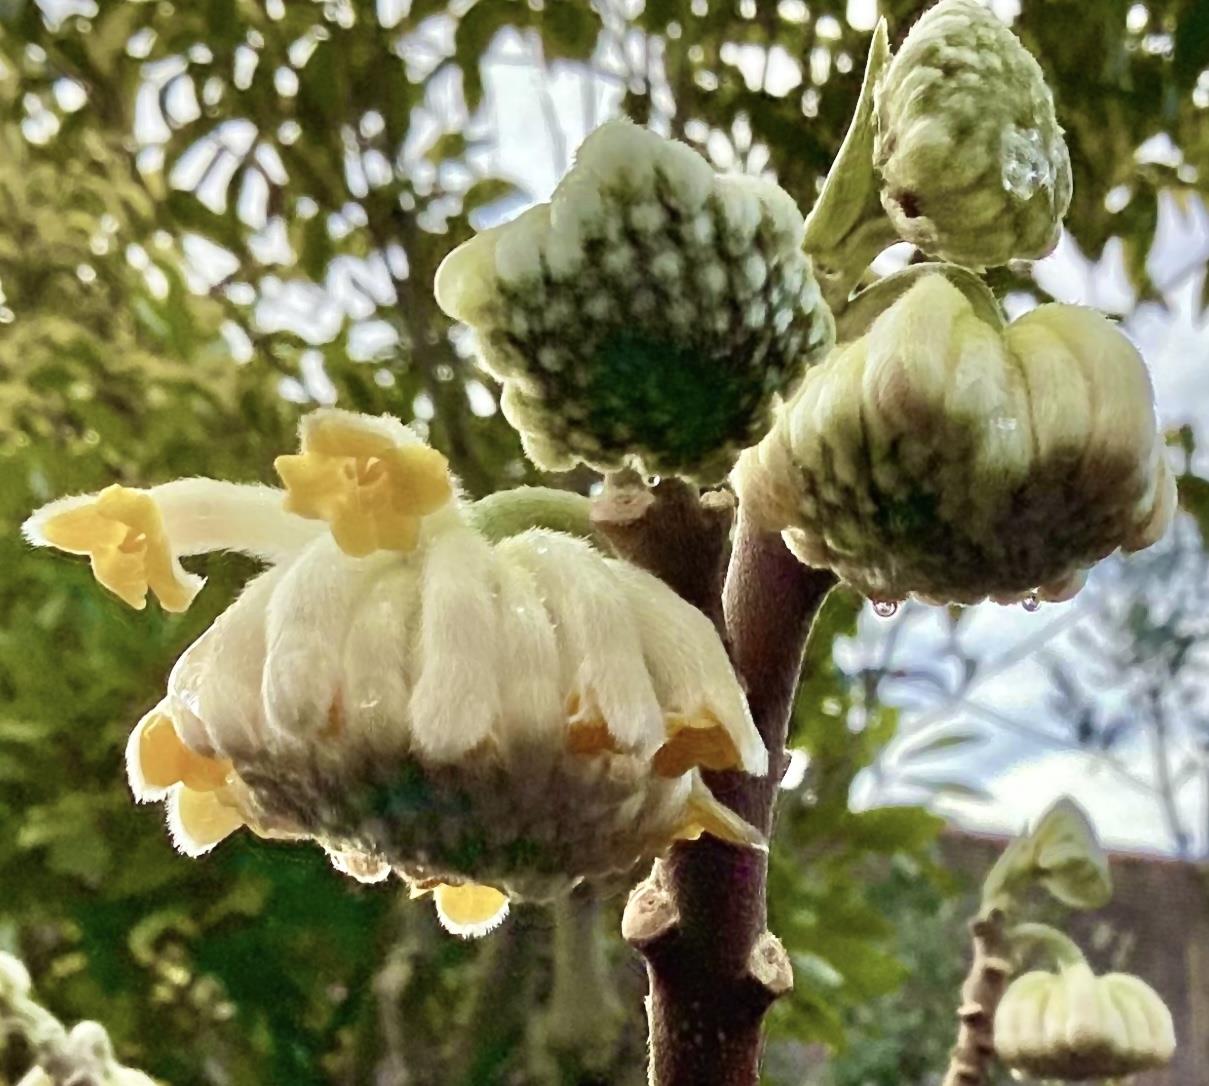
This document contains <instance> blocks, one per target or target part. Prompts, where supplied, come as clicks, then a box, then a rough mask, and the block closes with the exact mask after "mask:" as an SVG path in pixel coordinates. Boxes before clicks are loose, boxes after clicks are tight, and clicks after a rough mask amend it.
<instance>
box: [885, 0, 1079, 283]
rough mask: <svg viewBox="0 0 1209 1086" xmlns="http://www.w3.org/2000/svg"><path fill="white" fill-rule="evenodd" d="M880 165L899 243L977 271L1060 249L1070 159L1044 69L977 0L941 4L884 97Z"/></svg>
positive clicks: (912, 37)
mask: <svg viewBox="0 0 1209 1086" xmlns="http://www.w3.org/2000/svg"><path fill="white" fill-rule="evenodd" d="M876 103H877V105H876V116H877V131H876V136H875V139H874V165H875V167H876V169H877V172H878V173H879V174H880V176H881V180H882V193H881V196H882V205H883V206H884V207H885V209H886V212H887V214H888V215H889V216H890V219H891V220H892V222H893V223H894V226H895V228H896V229H897V231H898V233H899V236H900V237H902V238H903V239H904V240H906V241H909V242H911V243H912V244H914V245H917V246H919V247H920V248H921V249H923V250H924V251H925V252H927V253H930V254H933V255H935V256H939V257H942V258H944V259H945V260H952V261H954V262H956V263H959V264H967V265H969V266H971V267H980V266H993V265H998V264H1006V263H1007V262H1008V261H1009V260H1011V259H1013V258H1034V257H1039V256H1043V255H1045V254H1046V253H1048V252H1049V251H1050V250H1051V249H1053V247H1054V246H1055V245H1056V244H1057V242H1058V237H1059V235H1060V234H1061V230H1062V217H1063V215H1065V214H1066V210H1067V208H1068V207H1069V205H1070V200H1071V191H1072V181H1071V168H1070V156H1069V154H1068V152H1067V149H1066V143H1065V141H1064V139H1063V136H1062V129H1061V127H1059V125H1058V122H1057V119H1056V118H1055V116H1054V103H1053V98H1052V96H1051V94H1050V91H1049V87H1047V86H1046V83H1045V77H1044V75H1043V74H1042V71H1041V68H1040V66H1039V65H1038V64H1037V62H1036V60H1034V59H1033V57H1032V56H1031V55H1030V54H1029V53H1028V51H1027V50H1026V49H1025V48H1024V47H1023V46H1022V45H1021V44H1020V42H1019V41H1018V40H1017V39H1016V37H1015V35H1013V34H1012V32H1011V31H1010V30H1008V28H1007V27H1006V26H1004V24H1003V23H1002V22H1000V21H999V19H998V18H996V16H995V15H994V14H993V13H992V12H991V11H990V10H988V9H987V7H986V6H985V5H983V4H982V3H980V2H979V0H941V3H939V4H937V5H936V6H935V7H933V8H931V9H930V10H929V11H928V12H926V13H925V14H924V15H923V17H922V18H920V20H919V22H917V23H916V24H915V26H914V27H913V28H912V29H911V33H910V34H909V35H908V36H907V39H906V41H905V42H904V43H903V45H902V48H901V49H900V50H899V51H898V53H897V55H896V56H895V57H894V60H893V62H892V63H891V64H890V67H889V69H888V70H887V71H886V73H885V75H884V76H883V78H882V81H881V82H880V84H879V85H878V87H877V94H876Z"/></svg>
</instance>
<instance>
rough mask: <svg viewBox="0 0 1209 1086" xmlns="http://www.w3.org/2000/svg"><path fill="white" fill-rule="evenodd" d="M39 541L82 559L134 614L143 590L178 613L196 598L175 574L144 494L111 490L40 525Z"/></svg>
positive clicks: (152, 505)
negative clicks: (85, 557) (79, 555)
mask: <svg viewBox="0 0 1209 1086" xmlns="http://www.w3.org/2000/svg"><path fill="white" fill-rule="evenodd" d="M41 534H42V537H43V538H44V539H45V541H46V542H47V543H49V544H51V545H52V546H55V547H58V548H59V549H60V550H64V551H68V552H69V553H71V554H87V555H88V556H89V558H90V560H91V562H92V572H93V574H94V576H95V577H96V579H97V580H98V581H99V582H100V583H101V584H102V585H104V586H105V587H106V588H108V589H109V591H111V592H113V593H114V594H115V595H116V596H118V597H120V598H121V599H122V600H124V601H125V602H126V603H128V604H129V605H130V606H131V607H133V608H134V609H135V610H136V611H141V610H142V609H143V608H144V607H145V606H146V605H147V592H148V590H150V591H152V592H154V593H155V597H156V599H158V600H159V601H160V604H161V605H162V606H163V608H164V610H166V611H184V610H185V609H186V608H187V607H188V606H189V604H190V603H191V602H192V600H193V597H194V595H196V592H197V587H196V585H194V584H192V583H190V580H189V579H187V578H186V577H185V576H184V575H183V574H182V573H181V572H180V571H179V569H178V567H177V565H176V562H175V560H174V558H173V555H172V551H171V549H170V548H169V546H168V539H167V536H166V535H165V533H164V525H163V519H162V518H161V516H160V511H159V508H158V506H157V505H156V504H155V500H154V499H153V498H152V497H151V495H150V494H147V493H145V492H144V491H141V490H132V489H131V488H129V487H124V486H119V485H116V484H115V485H113V486H110V487H106V488H105V489H104V490H102V491H101V492H100V494H98V495H97V497H96V500H95V501H91V502H88V503H87V504H83V505H77V506H75V507H73V508H68V509H65V510H64V511H63V512H61V513H58V514H56V515H54V516H52V517H50V518H49V519H48V520H47V521H46V522H45V523H44V524H43V525H42V526H41Z"/></svg>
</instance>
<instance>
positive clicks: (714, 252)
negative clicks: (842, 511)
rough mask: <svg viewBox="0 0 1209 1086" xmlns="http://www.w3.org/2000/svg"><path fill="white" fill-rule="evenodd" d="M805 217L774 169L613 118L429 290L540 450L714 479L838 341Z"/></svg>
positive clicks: (533, 454)
mask: <svg viewBox="0 0 1209 1086" xmlns="http://www.w3.org/2000/svg"><path fill="white" fill-rule="evenodd" d="M803 232H804V224H803V220H802V216H801V213H800V212H799V211H798V208H797V206H796V205H795V204H794V202H793V200H792V199H791V198H790V197H789V196H788V195H787V194H786V193H785V192H784V191H782V190H781V189H780V188H778V187H777V186H776V185H774V184H772V183H770V182H768V181H764V180H759V179H756V178H751V177H739V176H718V175H716V174H715V173H714V171H713V170H712V169H711V168H710V167H709V165H708V164H707V163H706V161H705V160H704V159H703V158H702V157H701V156H700V155H698V154H697V153H696V152H694V151H692V150H690V149H689V148H688V147H686V146H685V145H683V144H680V143H674V142H671V141H668V140H664V139H662V138H660V137H659V136H657V135H655V134H654V133H652V132H649V131H646V130H645V129H641V128H638V127H636V126H634V125H633V124H630V123H629V122H627V121H621V122H615V123H611V124H607V125H605V126H604V127H602V128H600V129H598V130H597V131H596V132H595V133H593V134H592V135H591V136H590V137H589V138H588V139H587V140H586V141H585V142H584V144H583V146H582V147H581V148H580V150H579V153H578V155H577V157H576V163H575V167H574V168H573V169H572V170H571V172H570V173H568V174H567V176H566V177H565V178H564V179H563V180H562V182H561V183H560V185H559V186H558V189H557V190H556V191H555V193H554V196H553V197H552V199H551V201H550V203H549V204H542V205H539V206H537V207H534V208H531V209H530V210H529V211H527V212H525V213H524V214H523V215H521V216H520V217H519V218H517V219H516V220H514V221H513V222H510V223H507V224H505V225H504V226H500V227H496V228H495V229H492V230H487V231H484V232H483V233H481V234H479V235H477V236H476V237H474V238H473V239H471V240H470V241H469V242H467V243H466V244H465V245H462V246H461V247H460V248H458V249H456V250H454V252H452V253H450V255H449V256H448V257H447V258H446V260H445V262H444V263H443V264H442V265H441V268H440V270H439V271H438V272H437V278H436V295H437V301H438V302H439V303H440V305H441V307H442V308H443V309H444V310H445V312H446V313H448V314H449V315H450V316H451V317H454V318H456V319H458V320H461V321H465V322H466V323H467V324H469V325H471V326H472V327H473V328H474V329H475V330H476V332H477V333H478V344H479V349H480V351H481V353H482V358H483V362H484V364H485V365H486V366H487V368H488V369H489V370H490V371H491V372H492V373H494V374H495V375H496V376H497V377H499V378H500V380H501V381H503V382H504V395H503V402H502V406H503V410H504V414H505V416H506V417H507V418H508V420H509V421H510V422H511V423H512V424H513V425H514V426H515V427H516V428H517V429H518V430H519V431H520V432H521V436H522V438H523V439H524V445H525V450H526V452H527V453H528V455H529V457H530V458H531V459H532V460H533V462H534V463H536V464H537V465H538V466H539V467H542V468H546V469H550V470H558V469H564V468H569V467H571V466H573V465H574V464H575V463H576V462H577V461H582V462H584V463H587V464H590V465H591V466H592V467H595V468H598V469H600V470H615V469H617V468H620V467H622V466H625V465H626V464H627V463H629V464H633V465H634V466H637V467H638V468H640V470H643V471H645V472H648V473H654V474H666V475H672V474H676V475H686V476H690V477H693V478H697V479H700V480H702V481H716V480H718V479H720V478H722V477H723V476H725V474H726V472H727V471H729V470H730V468H731V467H732V466H733V465H734V462H735V459H736V458H737V457H738V454H739V451H740V450H741V449H743V448H744V447H745V446H748V445H751V444H754V443H755V442H756V441H758V440H759V438H760V437H761V436H763V434H764V433H766V432H767V429H768V426H769V423H770V419H771V410H772V403H773V399H774V396H775V394H776V393H779V392H787V391H788V390H790V389H791V388H792V387H793V386H794V385H796V383H797V381H798V380H799V379H800V377H801V375H802V372H803V369H804V368H805V367H806V365H808V364H809V363H810V362H812V361H815V360H817V359H818V358H820V357H822V355H823V354H824V353H825V352H826V350H827V349H828V347H829V345H830V342H831V337H832V321H831V315H830V312H829V311H828V309H827V307H826V306H825V304H824V303H823V301H822V299H821V296H820V293H819V289H818V285H817V284H816V282H815V279H814V275H813V273H812V271H811V265H810V260H809V258H808V257H806V256H805V255H804V254H803V252H802V249H801V245H802V236H803Z"/></svg>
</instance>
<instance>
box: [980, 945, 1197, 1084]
mask: <svg viewBox="0 0 1209 1086" xmlns="http://www.w3.org/2000/svg"><path fill="white" fill-rule="evenodd" d="M995 1052H996V1054H997V1055H998V1057H999V1059H1000V1060H1001V1061H1002V1062H1003V1063H1004V1064H1005V1065H1006V1066H1007V1067H1009V1068H1011V1069H1012V1070H1014V1071H1019V1072H1022V1073H1024V1074H1027V1075H1031V1076H1034V1077H1037V1078H1045V1079H1060V1080H1063V1081H1070V1082H1082V1081H1086V1080H1088V1079H1110V1078H1118V1077H1122V1076H1125V1075H1132V1074H1135V1073H1136V1072H1139V1071H1149V1070H1153V1069H1155V1068H1159V1067H1164V1066H1166V1065H1167V1064H1168V1063H1169V1062H1170V1061H1171V1057H1172V1056H1173V1055H1174V1053H1175V1028H1174V1026H1173V1024H1172V1020H1171V1012H1170V1011H1169V1010H1168V1009H1167V1007H1166V1005H1165V1004H1164V1003H1163V1000H1162V999H1161V998H1160V997H1159V995H1158V993H1157V992H1155V990H1154V989H1153V988H1151V987H1150V985H1148V984H1147V983H1146V982H1145V981H1143V980H1140V979H1139V978H1138V977H1135V976H1131V975H1130V974H1127V973H1110V974H1108V975H1107V976H1101V977H1097V976H1095V975H1094V974H1093V973H1092V971H1091V968H1090V967H1089V966H1088V965H1087V963H1086V962H1083V961H1076V962H1071V963H1069V964H1067V965H1065V966H1064V967H1063V968H1061V969H1060V970H1059V971H1058V972H1057V973H1049V972H1041V971H1037V972H1032V973H1025V974H1024V975H1023V976H1020V977H1017V978H1016V979H1015V980H1014V981H1012V983H1011V984H1010V985H1009V986H1008V990H1007V992H1005V993H1004V996H1003V999H1002V1001H1001V1002H1000V1004H999V1009H998V1011H997V1012H996V1014H995Z"/></svg>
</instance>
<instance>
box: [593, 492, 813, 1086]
mask: <svg viewBox="0 0 1209 1086" xmlns="http://www.w3.org/2000/svg"><path fill="white" fill-rule="evenodd" d="M686 489H687V488H685V487H684V484H677V487H676V489H675V492H674V497H673V500H671V501H669V502H668V503H667V508H666V513H665V514H663V513H661V507H663V505H664V502H663V501H662V500H661V498H662V496H661V495H660V493H659V490H660V488H656V490H655V492H654V494H653V495H652V496H651V497H650V498H648V499H643V498H641V497H640V496H639V495H637V494H633V495H632V496H631V500H632V502H633V503H635V508H637V507H638V506H641V507H642V508H641V512H640V513H639V515H637V516H635V517H633V518H629V519H628V521H627V526H626V530H625V531H624V532H620V533H619V532H617V531H614V530H612V527H611V524H610V522H611V520H612V519H613V514H612V513H610V512H609V503H610V499H609V497H608V495H607V494H606V504H605V507H604V509H603V510H601V512H600V514H599V515H597V514H594V519H595V520H596V521H597V524H598V527H600V529H601V530H602V531H603V532H604V533H605V534H606V535H607V536H608V537H609V538H610V540H611V541H612V543H613V545H614V546H615V547H616V548H617V550H618V551H619V553H621V554H622V555H623V556H624V557H626V558H628V559H630V560H631V561H635V562H638V563H640V564H642V565H644V566H646V567H647V568H648V569H651V570H652V572H654V573H656V574H658V575H659V576H660V577H662V578H663V579H664V580H665V581H667V583H668V584H670V585H672V586H673V587H674V588H676V590H677V591H678V592H680V594H681V595H682V596H684V597H685V598H686V599H688V600H690V602H692V603H694V604H695V605H696V606H698V607H700V608H701V609H702V610H703V611H705V612H706V613H707V614H710V613H714V614H716V613H717V602H716V601H718V600H719V599H721V601H722V603H723V611H724V614H725V630H726V632H727V634H728V635H729V637H728V639H729V642H730V648H731V654H732V659H733V661H734V664H735V669H736V671H737V672H738V674H739V676H740V678H741V679H742V681H743V683H744V685H745V687H746V690H747V694H748V701H749V703H750V705H751V710H752V715H753V717H754V718H755V722H756V726H757V728H758V729H759V731H760V734H761V735H762V736H763V738H764V742H765V744H766V745H767V747H768V749H769V752H770V753H769V762H770V772H769V774H768V776H766V777H761V778H753V777H750V776H748V775H746V774H743V773H738V772H727V773H710V774H707V775H706V779H707V783H708V784H709V786H710V788H711V789H712V790H713V791H714V794H715V795H717V796H718V798H719V799H721V800H722V801H723V802H725V803H726V804H728V805H729V806H730V807H732V808H733V809H734V810H736V811H737V812H739V814H741V815H742V816H743V817H744V818H746V819H747V820H748V821H749V822H751V823H752V824H753V825H755V826H758V827H759V828H760V829H762V830H763V831H764V832H765V833H769V832H770V831H771V829H772V817H773V805H774V801H775V799H776V794H777V787H778V785H779V783H780V779H781V775H782V773H783V771H784V764H785V736H786V730H787V727H788V721H789V713H790V709H791V708H792V705H793V698H794V693H795V691H796V690H797V684H798V681H799V678H800V672H801V664H802V652H803V649H804V647H805V644H806V635H807V634H808V633H809V630H810V624H811V621H812V620H813V617H814V614H815V612H816V611H817V610H818V607H819V604H820V603H821V602H822V599H823V597H824V596H825V595H826V593H827V591H828V589H829V588H830V587H831V586H832V585H833V584H834V583H835V579H834V577H833V576H832V575H831V574H830V573H824V572H820V571H817V570H811V569H808V568H807V567H805V566H803V565H801V564H800V563H799V562H798V561H797V560H796V559H795V558H794V557H793V555H791V554H790V553H789V551H788V550H787V549H786V547H785V545H784V544H783V543H782V542H781V539H780V537H779V535H777V534H775V533H772V534H770V533H760V532H757V531H755V530H753V529H752V528H751V527H750V526H749V525H747V524H746V522H745V521H744V520H743V519H742V518H740V520H739V525H738V529H737V533H736V539H735V544H734V548H733V550H732V552H731V555H730V563H729V568H728V570H727V573H726V579H725V590H724V592H723V591H720V589H721V587H722V586H721V577H720V563H719V562H718V560H717V559H716V558H715V557H714V556H715V555H723V554H725V535H724V534H723V532H724V525H723V523H722V521H721V519H720V518H717V517H712V518H711V517H709V516H694V515H693V514H692V513H691V512H689V504H688V503H687V499H686V494H685V490H686ZM709 499H710V496H709V495H707V502H708V501H709ZM616 502H617V495H616V494H615V495H614V497H613V499H612V500H611V504H612V505H613V508H614V509H616V508H617V505H616ZM711 524H712V528H710V525H711ZM674 525H679V526H681V528H683V534H681V533H680V530H679V529H674V528H673V526H674ZM711 536H712V538H711ZM651 540H655V541H658V542H657V543H656V544H655V545H652V544H651ZM639 541H642V542H641V543H640V542H639ZM711 569H717V570H718V574H717V575H715V576H714V577H713V579H712V580H710V579H709V578H710V570H711ZM767 874H768V855H767V853H764V852H759V851H756V850H754V849H749V848H739V847H736V846H734V845H729V844H726V843H725V842H722V841H719V840H717V839H715V838H713V837H709V836H703V837H702V838H701V839H700V840H698V841H694V842H691V843H683V844H679V845H677V846H675V847H674V848H673V849H672V850H671V852H670V853H669V855H668V856H667V857H666V858H665V859H663V860H661V861H659V862H658V863H656V865H655V867H654V869H653V870H652V872H651V874H650V876H649V877H648V878H647V879H646V881H645V882H643V883H642V885H640V886H639V887H638V888H637V889H636V890H635V891H634V893H633V894H632V895H631V897H630V900H629V902H628V904H627V906H626V910H625V915H624V917H623V919H622V934H623V935H624V937H625V938H626V939H627V941H628V942H629V943H630V944H631V945H632V946H634V947H635V948H636V949H637V950H638V951H639V952H640V953H641V954H642V955H643V956H644V957H645V958H646V961H647V972H648V976H649V980H650V994H649V996H648V1000H647V1014H648V1021H649V1025H650V1052H651V1067H650V1082H651V1083H652V1086H755V1084H756V1083H757V1082H758V1080H759V1064H760V1054H761V1047H762V1044H761V1024H762V1021H763V1018H764V1014H765V1012H766V1011H767V1010H768V1008H769V1006H770V1005H771V1004H772V1002H773V1001H774V1000H775V999H776V998H777V997H778V996H780V995H782V994H784V993H785V992H787V991H789V990H790V989H791V988H792V987H793V973H792V970H791V968H790V964H789V958H788V956H787V955H786V953H785V950H784V948H783V947H782V946H781V943H780V942H779V940H777V938H776V937H775V936H774V935H773V934H772V933H771V932H769V931H768V930H767V905H766V900H765V889H766V882H767Z"/></svg>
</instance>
